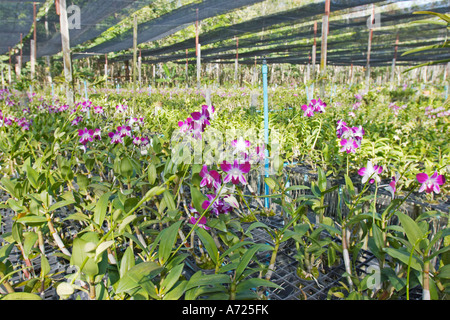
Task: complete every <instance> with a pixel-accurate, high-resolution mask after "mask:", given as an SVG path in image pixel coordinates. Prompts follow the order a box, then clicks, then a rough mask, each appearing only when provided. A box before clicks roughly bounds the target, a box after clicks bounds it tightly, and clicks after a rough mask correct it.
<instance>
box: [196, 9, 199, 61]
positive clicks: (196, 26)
mask: <svg viewBox="0 0 450 320" xmlns="http://www.w3.org/2000/svg"><path fill="white" fill-rule="evenodd" d="M195 11H196V14H197V19H196V20H195V56H198V54H199V52H198V42H199V40H198V8H197V9H196V10H195Z"/></svg>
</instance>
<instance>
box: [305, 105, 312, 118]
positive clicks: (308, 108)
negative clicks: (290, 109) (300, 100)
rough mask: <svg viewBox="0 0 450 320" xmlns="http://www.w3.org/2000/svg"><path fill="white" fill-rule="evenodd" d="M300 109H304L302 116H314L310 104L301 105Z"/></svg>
mask: <svg viewBox="0 0 450 320" xmlns="http://www.w3.org/2000/svg"><path fill="white" fill-rule="evenodd" d="M302 110H303V111H304V113H303V116H304V117H312V116H314V108H313V107H312V105H311V104H309V105H306V104H304V105H302Z"/></svg>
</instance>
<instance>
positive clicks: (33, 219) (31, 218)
mask: <svg viewBox="0 0 450 320" xmlns="http://www.w3.org/2000/svg"><path fill="white" fill-rule="evenodd" d="M17 222H20V223H24V224H28V223H45V222H47V218H46V217H44V216H35V215H32V214H28V215H26V216H24V217H22V218H19V219H17Z"/></svg>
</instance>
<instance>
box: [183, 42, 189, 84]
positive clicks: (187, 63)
mask: <svg viewBox="0 0 450 320" xmlns="http://www.w3.org/2000/svg"><path fill="white" fill-rule="evenodd" d="M188 67H189V62H188V49H186V66H185V67H184V72H185V76H186V88H187V87H188V81H189V68H188Z"/></svg>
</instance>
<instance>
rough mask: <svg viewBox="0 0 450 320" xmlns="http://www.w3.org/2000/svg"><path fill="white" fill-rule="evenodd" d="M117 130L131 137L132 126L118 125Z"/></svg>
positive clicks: (123, 135)
mask: <svg viewBox="0 0 450 320" xmlns="http://www.w3.org/2000/svg"><path fill="white" fill-rule="evenodd" d="M117 131H118V132H120V134H121V135H122V137H125V136H129V137H131V127H130V126H122V127H117Z"/></svg>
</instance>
